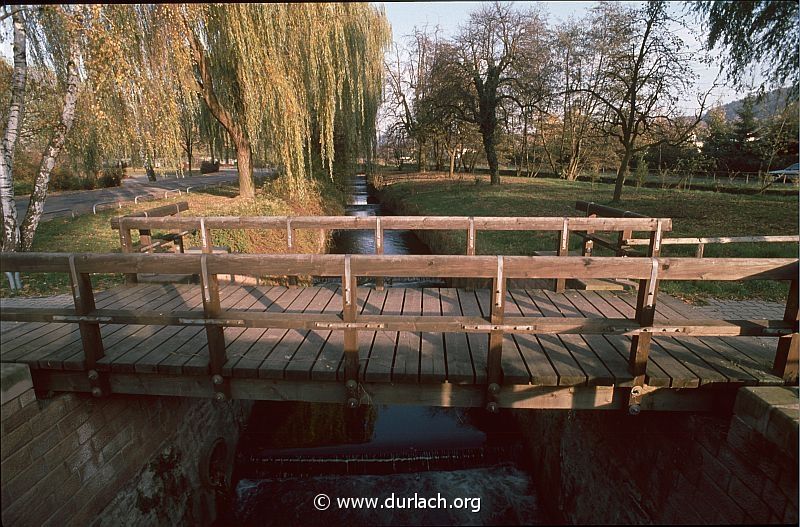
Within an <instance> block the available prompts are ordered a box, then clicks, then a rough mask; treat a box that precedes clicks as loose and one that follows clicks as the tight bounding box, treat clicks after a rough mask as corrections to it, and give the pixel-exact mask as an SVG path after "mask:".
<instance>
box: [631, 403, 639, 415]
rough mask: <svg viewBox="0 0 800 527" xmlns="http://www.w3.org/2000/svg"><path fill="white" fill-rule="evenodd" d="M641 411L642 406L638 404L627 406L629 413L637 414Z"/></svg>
mask: <svg viewBox="0 0 800 527" xmlns="http://www.w3.org/2000/svg"><path fill="white" fill-rule="evenodd" d="M641 411H642V407H641V406H639V405H638V404H632V405H630V406H629V407H628V413H629V414H631V415H639V414H640V413H641Z"/></svg>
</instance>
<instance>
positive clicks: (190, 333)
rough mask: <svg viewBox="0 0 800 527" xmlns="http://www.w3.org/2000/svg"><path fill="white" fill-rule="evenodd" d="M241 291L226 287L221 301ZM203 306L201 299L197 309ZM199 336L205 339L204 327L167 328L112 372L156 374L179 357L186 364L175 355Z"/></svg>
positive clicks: (137, 347)
mask: <svg viewBox="0 0 800 527" xmlns="http://www.w3.org/2000/svg"><path fill="white" fill-rule="evenodd" d="M239 291H241V287H240V286H238V285H229V286H224V287H220V289H219V296H220V299H222V298H227V297H228V296H230V295H236V296H237V297H238V296H239ZM202 305H203V304H202V297H201V298H200V302H198V305H197V307H201V306H202ZM197 334H200V335H202V337H203V338H205V329H204V327H203V326H188V327H184V326H167V327H165V328H164V329H162V330H161V331H159V332H158V333H156V334H155V335H153V336H152V337H150V338H149V339H147V340H146V341H144V342H142V343H141V345H138V346H136V347H134V348H133V349H132V350H130V351H129V352H128V353H126V354H125V355H124V356H122V357H120V358H119V359H118V360H116V361H114V362H113V363H112V364H111V370H112V371H115V370H116V369H117V368H120V369H122V370H124V371H130V370H129V368H132V369H133V371H135V372H136V373H156V372H157V371H158V365H159V363H161V362H162V361H164V360H167V361H168V362H172V361H174V360H175V359H173V357H177V360H178V361H181V363H183V362H185V357H181V356H179V355H178V356H176V355H173V354H174V353H175V352H176V350H177V348H178V347H179V346H182V345H183V344H185V343H186V342H188V341H189V340H191V338H192V337H194V336H195V335H197ZM196 342H197V341H195V343H196ZM172 373H180V368H178V367H176V368H174V369H173V370H172Z"/></svg>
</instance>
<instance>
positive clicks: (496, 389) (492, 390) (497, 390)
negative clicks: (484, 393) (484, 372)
mask: <svg viewBox="0 0 800 527" xmlns="http://www.w3.org/2000/svg"><path fill="white" fill-rule="evenodd" d="M489 393H491V394H492V395H497V394H498V393H500V385H499V384H497V383H496V382H493V383H491V384H490V385H489Z"/></svg>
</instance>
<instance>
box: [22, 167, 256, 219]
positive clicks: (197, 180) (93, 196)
mask: <svg viewBox="0 0 800 527" xmlns="http://www.w3.org/2000/svg"><path fill="white" fill-rule="evenodd" d="M256 175H265V173H264V172H261V171H257V173H256ZM237 178H238V174H237V172H236V170H235V169H222V170H220V171H219V172H215V173H213V174H202V175H194V176H191V177H185V178H180V179H176V178H174V177H172V178H167V179H159V180H158V181H156V182H151V181H148V180H147V177H146V176H145V175H137V176H134V177H129V178H125V179H123V180H122V186H120V187H113V188H101V189H97V190H72V191H64V192H56V193H53V194H50V195H48V196H47V201H45V204H44V214H43V215H42V221H48V220H52V219H54V218H59V217H68V216H71V215H73V214H74V215H80V214H91V213H92V207H93V206H94V205H95V204H96V203H103V202H118V201H133V200H134V198H136V197H137V196H149V199H154V198H163V197H164V192H165V191H167V190H176V189H177V190H181V191H185V189H186V187H192V188H199V187H202V186H203V185H213V184H216V183H227V182H231V181H236V180H237ZM108 206H110V205H106V207H108ZM99 208H100V207H98V209H99ZM27 209H28V198H27V197H25V198H22V199H18V200H17V214H18V218H20V221H21V219H22V218H23V217H24V215H25V211H26V210H27Z"/></svg>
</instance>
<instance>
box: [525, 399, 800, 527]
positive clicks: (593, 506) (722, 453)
mask: <svg viewBox="0 0 800 527" xmlns="http://www.w3.org/2000/svg"><path fill="white" fill-rule="evenodd" d="M515 415H516V417H517V419H518V421H519V423H520V425H521V428H522V429H523V433H524V434H525V435H526V442H527V445H528V448H529V450H530V457H531V458H532V459H533V460H534V461H533V463H534V466H533V476H534V479H535V480H536V483H537V487H538V489H537V490H538V492H539V497H540V500H541V503H542V505H543V506H544V507H545V508H546V509H547V512H548V513H549V514H550V515H552V517H555V518H561V519H563V520H564V521H565V522H567V523H577V524H583V523H667V524H681V523H687V524H688V523H700V524H719V523H747V524H754V523H755V524H759V523H797V521H798V486H797V481H798V456H797V448H798V395H797V388H784V387H769V388H743V389H742V390H740V391H739V395H738V397H737V402H736V407H735V410H734V414H733V415H711V414H700V413H694V414H692V413H678V412H675V413H671V412H660V413H648V412H643V413H642V414H640V415H638V416H629V415H627V414H624V413H622V412H610V411H568V412H564V411H544V410H543V411H517V412H516V413H515Z"/></svg>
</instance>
